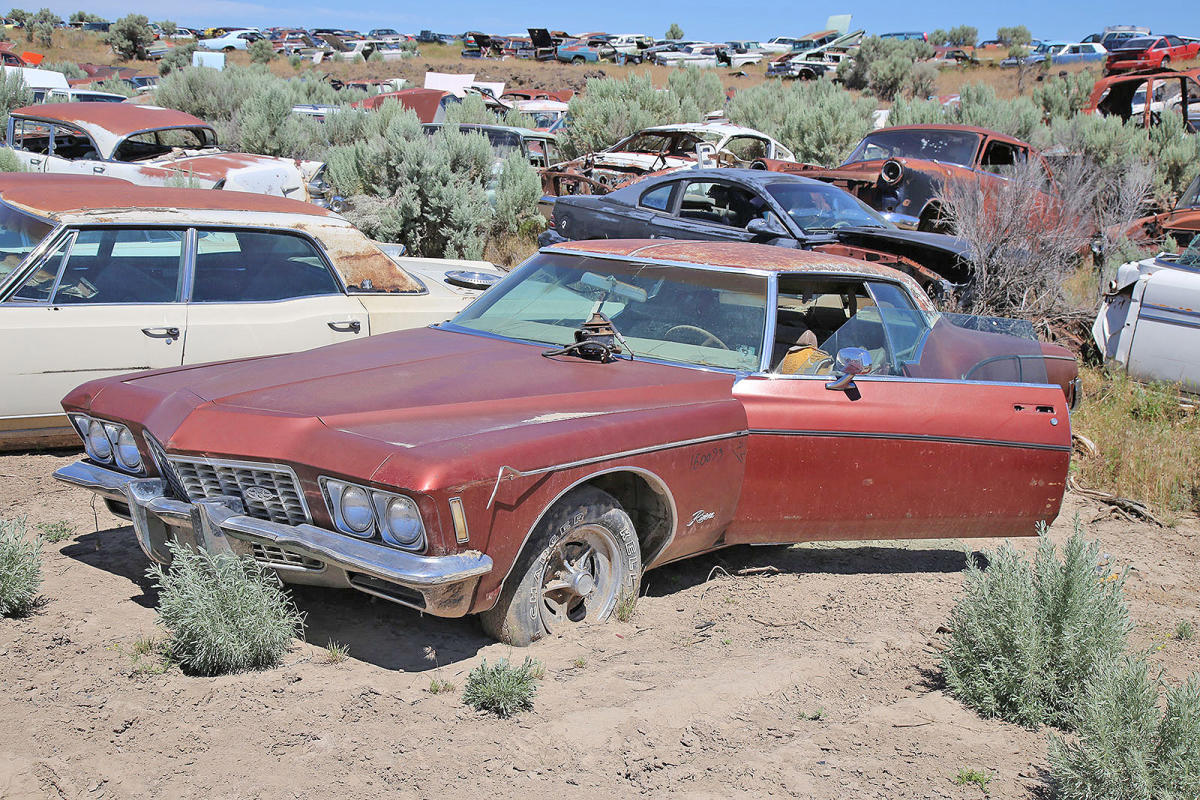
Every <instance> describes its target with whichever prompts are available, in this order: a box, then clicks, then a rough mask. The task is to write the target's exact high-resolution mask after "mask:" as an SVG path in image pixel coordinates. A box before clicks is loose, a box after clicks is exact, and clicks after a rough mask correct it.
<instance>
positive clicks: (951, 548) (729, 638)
mask: <svg viewBox="0 0 1200 800" xmlns="http://www.w3.org/2000/svg"><path fill="white" fill-rule="evenodd" d="M73 457H75V456H74V455H73V454H69V453H61V454H53V455H45V454H43V455H28V454H24V455H8V456H2V457H0V477H3V479H4V480H3V481H2V482H0V508H2V509H4V510H3V512H0V513H3V515H4V516H6V517H10V518H11V517H14V516H15V517H21V516H24V517H27V518H28V521H29V523H30V524H31V525H36V524H38V523H57V522H60V521H65V522H67V523H69V524H70V525H71V526H73V528H74V534H73V535H72V536H71V538H69V539H67V540H65V541H62V542H60V543H57V544H49V543H47V544H46V546H45V553H46V561H45V584H44V586H43V590H42V591H43V594H44V596H45V603H44V605H43V606H42V607H41V608H40V609H39V610H38V611H36V612H35V613H33V614H32V615H31V616H29V617H27V618H24V619H17V620H0V665H2V666H0V719H2V720H3V721H4V724H3V726H0V797H4V798H13V799H14V800H15V799H16V798H41V797H53V798H89V799H90V800H95V799H97V798H126V797H156V798H157V797H183V796H198V797H213V798H224V797H238V798H251V797H255V798H257V797H262V798H278V797H301V798H305V797H319V796H330V795H334V794H336V795H337V796H339V797H343V798H366V797H377V796H382V795H384V794H385V793H386V794H388V795H389V796H400V797H435V796H436V797H479V796H488V797H492V796H494V797H500V798H506V797H530V796H533V797H537V796H542V797H545V796H554V795H564V794H570V795H571V796H575V797H606V798H609V797H613V796H622V795H625V796H627V795H629V794H631V793H634V792H637V793H645V794H650V795H654V796H663V795H686V796H697V797H713V798H724V797H730V796H755V797H806V798H808V797H811V798H847V797H854V798H858V797H879V798H889V800H890V799H892V798H979V797H982V796H983V795H982V792H981V791H980V789H979V788H976V787H972V786H956V785H954V783H953V778H954V776H955V775H956V774H957V773H958V771H959V770H960V769H963V768H972V769H979V770H984V771H986V772H988V773H991V774H993V775H994V777H993V778H992V780H991V783H990V786H989V792H990V796H991V797H994V798H1028V797H1044V796H1045V771H1046V769H1047V762H1046V732H1045V731H1041V732H1038V731H1028V730H1024V729H1021V728H1018V727H1015V726H1012V725H1008V724H1005V723H1002V722H996V721H989V720H984V719H981V718H979V717H977V716H976V715H975V714H974V713H972V712H970V711H968V710H966V709H965V708H964V707H962V706H961V705H959V704H958V703H957V702H956V701H954V700H952V699H949V698H948V697H946V696H945V695H944V694H943V693H942V691H940V690H939V688H938V683H939V681H938V672H937V664H938V649H939V647H941V646H942V643H943V641H944V638H945V637H944V633H943V632H939V628H940V626H941V625H942V624H943V623H944V622H945V621H946V618H947V614H948V612H949V610H950V608H951V606H952V604H953V602H954V600H955V598H956V596H957V595H958V593H959V590H960V587H961V582H962V578H961V571H962V569H963V567H964V565H965V563H966V558H967V557H968V555H967V554H968V552H969V550H966V549H964V546H963V543H961V542H956V541H930V542H911V543H904V544H889V543H857V544H853V545H845V546H843V545H836V546H831V545H818V546H802V547H793V548H788V549H783V548H769V549H749V548H740V549H732V550H727V551H724V552H721V553H717V554H713V555H709V556H705V557H700V558H696V559H693V560H690V561H685V562H682V563H680V564H677V565H673V566H668V567H664V568H662V569H659V570H655V571H652V572H651V573H649V574H648V575H647V577H646V581H645V586H644V588H645V590H646V596H645V597H644V598H643V599H642V600H641V601H640V603H639V605H638V607H637V613H636V615H635V616H634V618H633V620H632V621H631V622H629V623H617V622H614V623H612V624H609V625H606V626H602V627H597V628H593V629H590V630H587V631H583V632H581V633H579V634H578V635H576V636H572V637H570V638H562V639H556V640H550V641H546V642H543V643H539V644H538V645H535V646H534V647H533V648H530V649H528V650H518V651H512V650H510V648H508V647H506V646H503V645H499V644H495V643H493V642H490V641H489V640H488V639H486V638H485V637H484V636H483V635H482V634H481V633H480V631H479V629H478V627H477V625H476V624H475V622H474V621H473V620H471V619H465V620H441V619H436V618H431V617H422V616H421V615H419V614H418V613H416V612H414V611H410V610H407V609H404V608H400V607H397V606H394V605H391V604H388V603H386V602H383V601H375V600H373V599H372V598H370V597H368V596H366V595H361V594H357V593H353V592H335V591H328V590H316V589H309V590H306V591H302V592H299V593H298V594H297V601H298V604H299V606H300V608H301V609H302V610H303V611H304V612H305V613H306V614H307V639H308V641H309V642H310V643H311V644H297V645H296V646H295V648H294V649H293V651H292V652H291V653H290V654H289V655H288V657H287V658H286V661H285V664H284V665H283V666H281V667H279V668H277V669H273V670H269V671H266V672H259V673H250V674H242V675H230V676H225V677H219V678H197V677H189V676H186V675H184V674H182V673H181V672H180V671H179V670H178V669H175V668H172V669H170V670H168V671H166V672H165V673H157V671H156V670H154V669H146V668H145V665H147V664H149V665H150V666H153V665H154V663H155V662H154V660H153V658H151V659H150V660H149V661H147V660H146V659H145V658H144V657H141V658H139V657H138V656H136V655H135V654H134V645H135V642H136V641H137V640H138V639H140V638H143V637H149V636H156V635H161V632H160V631H159V630H157V629H156V625H155V614H154V610H153V609H154V605H155V596H154V590H153V588H152V587H151V585H150V582H149V581H147V579H146V578H145V577H144V572H145V569H146V567H147V561H146V558H145V557H144V556H143V555H142V553H141V551H140V550H139V549H138V547H137V545H136V544H135V542H134V539H133V535H132V531H131V529H130V528H129V527H127V526H126V525H125V524H124V522H123V521H121V520H119V519H118V518H116V517H113V516H111V515H110V514H109V513H107V511H105V510H104V509H103V506H102V505H99V504H98V505H97V507H96V508H93V506H92V503H91V500H90V496H89V494H88V493H86V492H84V491H81V490H75V489H71V488H67V487H64V486H62V485H59V484H57V483H55V482H54V481H53V480H52V479H51V478H50V477H49V476H50V473H51V472H52V471H53V470H54V469H55V468H56V467H57V466H59V465H61V464H64V463H66V462H67V461H68V460H69V459H70V458H73ZM1075 514H1079V515H1080V516H1081V518H1082V519H1083V520H1084V521H1085V522H1086V523H1088V529H1089V531H1090V532H1091V534H1092V535H1093V536H1095V537H1099V538H1100V539H1101V541H1102V542H1103V548H1104V550H1105V551H1106V552H1108V553H1110V554H1111V556H1112V559H1113V562H1114V564H1117V565H1123V564H1127V565H1129V566H1130V567H1131V572H1130V576H1129V580H1128V597H1129V601H1130V604H1131V607H1132V613H1133V618H1134V621H1135V623H1136V629H1135V631H1134V633H1133V637H1132V638H1133V643H1134V645H1135V646H1137V647H1140V648H1145V647H1153V648H1155V652H1154V654H1153V656H1152V658H1153V660H1154V662H1155V663H1157V664H1159V665H1161V666H1162V667H1163V668H1165V670H1166V672H1167V674H1168V675H1169V676H1170V677H1171V678H1172V679H1174V680H1179V679H1180V678H1182V677H1183V676H1184V675H1185V674H1186V673H1187V672H1188V671H1189V670H1194V669H1196V668H1197V665H1198V663H1200V658H1198V657H1200V642H1197V641H1191V642H1179V641H1174V640H1171V639H1169V636H1170V633H1171V632H1172V631H1173V629H1174V627H1175V624H1176V623H1177V622H1178V621H1179V620H1180V619H1184V618H1188V619H1191V620H1192V621H1193V623H1194V624H1195V623H1200V618H1198V614H1197V607H1198V606H1200V587H1198V585H1197V581H1196V576H1197V575H1198V574H1200V543H1198V542H1200V540H1198V539H1197V532H1198V527H1200V526H1198V525H1197V521H1196V520H1195V519H1187V520H1185V521H1184V522H1183V523H1182V524H1180V525H1179V526H1178V527H1176V528H1157V527H1154V526H1152V525H1149V524H1135V523H1130V522H1127V521H1123V520H1117V519H1114V518H1112V517H1111V516H1105V515H1103V514H1102V513H1101V509H1100V508H1099V507H1097V506H1095V505H1093V504H1092V503H1091V502H1090V501H1085V500H1082V499H1080V498H1078V497H1075V496H1068V498H1067V503H1066V507H1065V509H1064V512H1063V514H1062V516H1061V517H1060V518H1059V521H1058V522H1057V523H1056V524H1055V525H1054V527H1053V531H1052V535H1053V536H1054V538H1055V539H1056V540H1060V541H1061V540H1062V539H1063V538H1065V536H1066V535H1068V533H1069V531H1070V525H1071V519H1072V518H1073V516H1074V515H1075ZM996 545H998V542H995V541H979V542H972V543H971V547H972V548H975V549H979V548H991V547H994V546H996ZM1033 545H1034V542H1033V540H1022V541H1021V546H1022V547H1025V548H1027V549H1031V548H1032V547H1033ZM755 567H768V569H766V570H761V571H758V572H752V573H751V574H739V572H746V571H747V570H753V568H755ZM769 567H774V568H777V570H778V571H774V570H772V569H769ZM329 640H334V641H337V642H340V643H343V644H345V645H347V646H348V647H349V651H350V657H349V658H348V659H347V660H345V661H343V662H341V663H338V664H331V663H327V662H326V661H325V660H324V659H323V654H324V649H323V646H324V645H325V644H326V643H327V642H328V641H329ZM426 647H433V648H434V649H435V650H436V653H437V664H436V665H435V664H434V663H433V662H432V661H429V660H427V659H426V657H425V655H424V653H425V648H426ZM527 654H528V655H532V656H533V657H535V658H537V659H539V660H541V661H542V662H543V663H544V664H545V667H546V677H545V680H544V681H543V682H542V685H541V688H540V690H539V692H538V695H537V697H536V701H535V710H534V711H532V712H530V713H525V714H522V715H519V716H517V717H515V718H513V719H511V720H500V719H496V718H492V717H488V716H482V715H479V714H477V713H475V712H474V711H472V710H470V709H469V708H467V707H466V706H464V705H463V703H462V701H461V690H462V687H463V684H464V681H465V679H466V676H467V673H468V672H469V671H470V670H471V668H472V667H474V666H475V665H477V664H478V663H479V662H480V660H481V659H483V658H487V659H489V660H494V659H498V658H504V657H513V658H518V659H519V658H523V657H524V656H525V655H527ZM434 677H438V678H439V679H441V680H446V681H449V682H452V683H454V684H455V685H456V687H457V689H456V690H455V691H453V692H447V693H442V694H437V695H434V694H430V693H429V692H428V688H429V686H430V681H431V679H432V678H434Z"/></svg>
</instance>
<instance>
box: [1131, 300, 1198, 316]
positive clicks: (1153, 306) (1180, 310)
mask: <svg viewBox="0 0 1200 800" xmlns="http://www.w3.org/2000/svg"><path fill="white" fill-rule="evenodd" d="M1142 308H1149V309H1152V310H1154V311H1166V312H1168V313H1171V314H1182V315H1183V316H1185V317H1200V311H1192V310H1190V309H1187V308H1176V307H1174V306H1160V305H1158V304H1157V303H1142Z"/></svg>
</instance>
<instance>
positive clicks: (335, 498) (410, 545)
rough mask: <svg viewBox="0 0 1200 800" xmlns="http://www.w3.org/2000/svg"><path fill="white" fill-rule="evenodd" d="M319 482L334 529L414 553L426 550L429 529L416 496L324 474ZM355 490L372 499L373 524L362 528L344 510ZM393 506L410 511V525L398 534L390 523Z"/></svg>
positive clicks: (370, 507)
mask: <svg viewBox="0 0 1200 800" xmlns="http://www.w3.org/2000/svg"><path fill="white" fill-rule="evenodd" d="M318 483H319V484H320V487H321V496H322V497H323V498H324V500H325V508H326V510H327V511H328V512H329V518H330V520H331V521H332V522H333V527H334V529H335V530H337V531H338V532H339V533H344V534H346V535H347V536H353V537H354V538H356V539H367V540H370V541H375V542H380V543H382V544H385V545H388V546H389V547H395V548H397V549H400V550H406V551H408V552H413V553H417V552H423V551H424V550H425V548H426V546H427V544H428V538H429V537H428V534H427V533H426V530H425V521H424V518H423V517H422V516H421V510H420V507H419V505H418V504H417V501H416V500H415V499H414V498H412V497H410V496H408V495H406V494H402V493H400V492H395V491H388V490H385V489H377V488H375V487H373V486H366V485H364V484H361V483H355V482H353V481H347V480H343V479H341V478H333V477H329V476H325V475H322V476H320V478H319V479H318ZM351 490H355V491H360V492H363V493H365V495H366V498H367V501H368V505H369V510H370V513H371V524H370V525H369V526H368V527H366V528H365V529H362V530H359V529H356V528H355V526H353V525H351V524H350V523H349V521H348V520H347V519H346V515H345V513H344V512H343V503H344V500H345V498H346V493H347V491H351ZM393 506H396V507H401V508H404V509H406V510H407V511H408V512H409V513H408V516H407V519H408V528H407V530H406V531H404V532H402V533H398V532H397V530H395V529H394V528H393V525H392V524H390V522H389V511H390V510H391V509H392V507H393Z"/></svg>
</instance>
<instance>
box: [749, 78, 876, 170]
mask: <svg viewBox="0 0 1200 800" xmlns="http://www.w3.org/2000/svg"><path fill="white" fill-rule="evenodd" d="M874 110H875V101H873V100H871V99H870V98H867V97H857V96H855V95H854V94H851V93H850V92H847V91H844V90H843V89H842V88H841V87H839V86H838V85H837V84H835V83H834V82H833V81H830V80H824V79H823V80H818V81H790V82H788V83H781V82H779V81H768V82H766V83H762V84H760V85H758V86H753V87H751V88H749V89H742V90H741V91H739V92H738V93H737V94H735V95H734V96H733V98H732V99H731V100H730V101H729V106H728V109H727V111H726V114H727V116H728V117H729V120H730V121H731V122H733V123H736V124H738V125H748V126H750V127H754V128H757V129H759V130H761V131H762V132H763V133H766V134H768V135H770V136H772V137H774V138H775V139H778V140H779V141H780V142H782V143H783V144H784V145H786V146H787V147H788V148H790V149H791V150H792V152H793V153H795V155H796V158H797V159H799V160H800V161H811V162H813V163H817V164H840V163H841V162H842V159H843V158H845V157H846V156H847V155H849V153H850V151H851V150H852V149H853V148H854V146H855V145H856V144H858V142H859V140H860V139H862V137H863V136H866V135H867V134H868V133H870V132H871V127H872V125H871V114H872V112H874Z"/></svg>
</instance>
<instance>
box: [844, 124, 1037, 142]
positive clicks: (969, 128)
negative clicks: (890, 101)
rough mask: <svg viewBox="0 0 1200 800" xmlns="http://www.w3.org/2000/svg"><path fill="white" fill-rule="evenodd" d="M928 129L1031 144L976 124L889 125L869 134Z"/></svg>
mask: <svg viewBox="0 0 1200 800" xmlns="http://www.w3.org/2000/svg"><path fill="white" fill-rule="evenodd" d="M928 130H940V131H962V132H963V133H978V134H979V135H981V136H990V137H991V138H993V139H1000V140H1001V141H1005V142H1014V143H1016V144H1023V145H1028V144H1029V143H1028V142H1023V141H1021V140H1020V139H1017V138H1016V137H1013V136H1009V135H1007V134H1004V133H1000V132H999V131H993V130H989V129H988V128H979V127H976V126H974V125H947V124H929V125H889V126H888V127H886V128H880V129H879V130H877V131H871V133H868V134H867V136H870V135H871V134H872V133H882V132H885V131H928ZM864 138H865V137H864Z"/></svg>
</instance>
